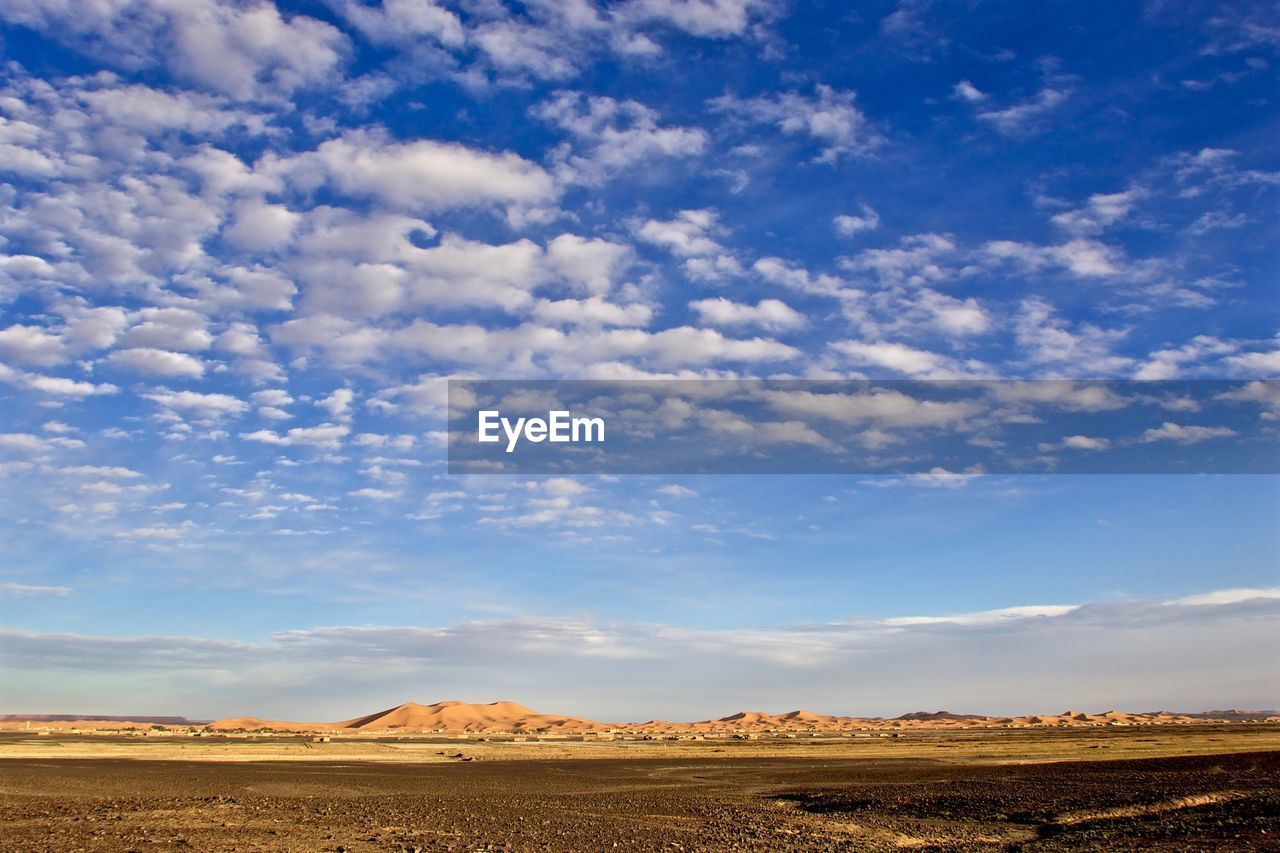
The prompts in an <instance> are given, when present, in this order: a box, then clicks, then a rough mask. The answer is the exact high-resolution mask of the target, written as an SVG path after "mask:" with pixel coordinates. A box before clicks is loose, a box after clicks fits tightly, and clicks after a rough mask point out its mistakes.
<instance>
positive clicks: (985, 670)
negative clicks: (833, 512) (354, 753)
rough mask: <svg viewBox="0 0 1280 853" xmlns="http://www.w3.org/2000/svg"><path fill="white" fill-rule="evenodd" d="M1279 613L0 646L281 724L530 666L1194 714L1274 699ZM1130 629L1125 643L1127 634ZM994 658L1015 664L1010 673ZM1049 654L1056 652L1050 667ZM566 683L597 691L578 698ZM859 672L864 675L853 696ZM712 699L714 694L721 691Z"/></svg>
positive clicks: (485, 625) (693, 714)
mask: <svg viewBox="0 0 1280 853" xmlns="http://www.w3.org/2000/svg"><path fill="white" fill-rule="evenodd" d="M1278 618H1280V612H1278V611H1277V597H1276V593H1275V591H1274V590H1271V589H1261V590H1221V591H1208V592H1205V593H1202V594H1199V595H1191V596H1187V597H1185V598H1183V599H1164V600H1159V599H1157V600H1121V601H1111V602H1102V603H1086V604H1047V605H1046V604H1035V605H1012V606H996V607H993V608H990V609H984V610H977V611H973V612H960V613H947V612H941V613H932V614H929V613H926V614H919V613H917V614H912V615H905V616H899V617H893V616H889V617H883V618H859V617H851V618H848V619H846V620H842V621H835V622H829V623H826V624H818V625H813V624H808V625H780V626H766V627H728V628H711V629H704V628H685V627H678V626H674V625H664V624H653V623H647V624H638V623H636V624H628V623H622V622H612V623H602V622H593V621H589V620H587V621H584V620H579V619H568V620H566V619H552V618H544V617H537V616H528V617H524V618H520V619H506V620H498V621H489V622H474V621H473V622H468V623H462V624H455V625H422V626H415V625H409V626H382V627H369V626H350V627H346V626H336V627H321V628H311V629H295V630H290V631H282V632H279V633H275V634H271V635H268V636H266V637H263V638H262V639H260V640H256V641H252V642H245V641H240V640H225V639H218V638H199V637H187V636H147V635H135V636H90V635H80V634H69V633H42V632H37V631H30V630H26V629H15V628H6V629H0V653H2V654H3V655H4V656H5V659H6V662H7V663H8V665H9V667H10V668H11V669H13V670H14V671H15V672H19V673H25V672H27V671H31V672H36V671H40V670H46V669H48V668H49V667H57V668H70V669H79V670H84V669H91V670H93V671H95V672H99V673H105V674H108V675H110V676H112V678H111V682H112V683H114V684H117V685H119V687H118V688H117V689H116V692H115V693H111V692H110V691H108V694H106V695H104V696H103V697H102V698H103V700H104V701H106V702H107V703H108V704H111V703H112V702H116V701H119V702H123V701H124V700H126V699H127V698H128V697H129V696H131V695H133V694H134V693H136V687H135V686H134V685H133V676H135V675H136V674H138V673H146V674H147V677H148V681H149V683H150V684H151V688H150V689H151V690H152V691H153V692H158V693H159V694H161V695H170V694H172V695H174V696H177V695H187V696H190V689H189V683H190V680H191V677H192V673H202V672H217V673H219V674H220V679H219V682H218V687H217V690H216V696H215V695H214V694H213V693H210V694H209V696H208V699H207V701H209V702H213V703H214V704H213V705H212V706H210V707H211V708H212V710H213V711H214V713H216V714H227V715H232V714H242V713H245V711H246V706H248V707H249V709H250V710H252V711H253V712H254V713H257V714H261V715H264V716H271V717H275V718H278V719H290V718H296V717H297V715H298V714H299V713H300V712H299V711H298V710H297V709H298V708H299V707H308V708H312V709H314V708H316V707H321V708H329V707H332V708H333V710H331V711H328V712H324V711H322V712H320V716H323V717H325V718H339V717H341V716H342V715H343V714H345V713H351V711H352V708H353V705H352V703H355V705H354V707H355V708H358V707H359V706H360V704H361V703H367V704H368V705H369V706H370V707H378V705H377V702H378V701H381V700H378V699H377V698H376V697H378V696H383V697H385V695H386V691H387V690H389V689H390V690H394V689H396V685H403V684H404V683H405V680H406V678H408V679H410V680H413V681H415V682H423V683H431V684H435V685H437V686H438V689H439V690H440V691H441V693H442V694H444V695H454V694H455V693H462V692H463V691H466V692H469V693H470V694H471V695H486V694H488V695H494V696H496V695H504V693H505V691H506V690H509V689H510V685H511V684H512V683H514V682H515V681H519V682H520V683H523V684H526V685H532V686H531V687H530V688H529V689H530V690H531V691H532V692H531V694H530V695H527V696H521V697H519V698H520V699H521V700H522V701H525V702H528V703H529V704H531V705H533V706H535V707H543V706H545V705H547V703H552V704H550V706H549V708H555V709H557V710H561V709H562V710H564V712H566V713H577V714H582V715H584V716H588V717H591V718H595V719H601V720H606V721H625V720H631V719H649V718H654V717H663V718H668V719H706V718H707V717H709V716H718V715H721V714H723V713H728V712H729V711H732V710H734V709H737V708H742V707H759V706H766V707H778V708H783V707H788V708H789V707H794V706H796V705H802V706H805V707H812V708H814V709H815V710H818V711H824V712H834V713H851V714H858V715H867V716H870V715H882V716H892V715H896V714H899V713H902V712H904V711H908V710H913V709H919V708H936V707H939V705H941V704H942V703H943V702H945V703H946V705H947V706H948V707H953V708H956V709H960V710H967V711H972V712H980V713H993V714H1010V713H1028V712H1036V711H1039V712H1042V713H1043V712H1048V711H1055V712H1056V711H1060V710H1061V709H1062V708H1064V707H1081V706H1083V707H1085V708H1092V709H1094V710H1097V711H1101V710H1103V709H1105V708H1112V707H1117V706H1119V707H1120V708H1123V709H1126V710H1132V711H1138V710H1149V709H1151V708H1158V707H1172V708H1175V709H1177V710H1192V709H1204V708H1210V707H1221V705H1222V704H1223V703H1225V704H1228V705H1231V706H1236V707H1270V706H1272V705H1274V704H1275V701H1276V694H1275V689H1274V687H1273V686H1272V682H1271V680H1270V679H1269V678H1268V676H1269V674H1270V673H1271V672H1272V670H1273V659H1272V655H1271V649H1272V642H1271V641H1272V639H1273V637H1274V632H1275V629H1276V623H1277V619H1278ZM1117 636H1123V637H1125V638H1126V640H1127V641H1126V642H1124V643H1117V642H1116V641H1115V638H1116V637H1117ZM499 651H500V652H501V653H500V654H499V653H498V652H499ZM997 658H998V659H999V660H1000V662H1001V666H1000V667H999V668H997V669H993V668H992V667H991V666H990V661H991V660H993V659H997ZM1050 658H1052V659H1053V660H1054V662H1055V663H1054V666H1053V667H1050V668H1046V667H1045V666H1044V661H1045V660H1046V659H1050ZM335 661H336V662H338V663H337V664H336V665H337V666H338V667H339V672H341V670H342V667H344V666H349V667H350V668H351V672H352V673H353V674H354V673H356V672H357V670H358V673H359V675H360V679H358V682H359V683H361V684H364V685H366V686H365V687H364V691H365V692H366V693H367V694H368V695H367V696H365V695H363V694H361V695H355V696H354V697H353V695H348V696H346V697H344V699H343V701H342V702H341V703H339V704H338V705H337V706H327V705H324V704H323V703H325V702H332V701H333V699H332V697H331V695H330V693H331V691H330V693H325V692H324V691H326V690H327V689H328V685H329V684H331V682H332V678H333V677H334V667H335ZM344 661H346V662H350V663H349V664H344V663H342V662H344ZM442 661H443V662H447V663H443V664H442V663H441V662H442ZM281 667H284V668H286V669H287V671H288V672H289V673H290V674H291V676H292V678H293V681H292V682H291V683H292V684H293V685H294V686H293V687H292V688H291V689H290V691H289V696H288V697H287V698H286V699H280V698H278V697H274V696H273V697H266V698H264V697H263V694H262V691H261V690H260V686H261V684H262V683H264V682H268V681H271V680H272V679H273V678H278V677H279V672H280V671H281ZM655 670H657V671H661V672H663V674H664V675H663V677H664V684H665V689H664V690H663V691H662V694H661V697H660V698H659V699H656V700H655V698H654V693H653V690H652V686H651V683H650V681H649V679H648V678H646V674H652V673H653V672H654V671H655ZM226 673H232V674H233V675H232V676H231V677H230V678H227V677H226V676H225V674H226ZM180 679H185V680H184V681H180ZM566 680H567V681H566ZM567 682H571V683H573V684H584V685H590V688H589V689H584V690H582V691H579V692H577V693H574V692H572V691H570V692H569V693H566V692H565V687H564V684H565V683H567ZM851 683H856V684H860V685H863V688H862V689H861V690H860V691H859V693H858V696H857V699H856V703H855V704H854V705H850V704H849V701H850V700H849V692H848V688H847V685H848V684H851ZM539 684H550V685H551V686H550V687H546V688H539V687H538V686H537V685H539ZM1262 685H1265V686H1262ZM277 692H278V691H277ZM708 696H713V697H715V703H716V704H715V705H713V706H708V705H707V701H708V700H707V697H708ZM1029 696H1030V697H1033V699H1032V700H1029V699H1028V697H1029ZM601 697H608V698H606V699H602V698H601ZM940 697H942V698H940ZM264 702H265V703H266V704H261V703H264ZM317 702H319V703H321V704H320V705H319V706H317V704H316V703H317ZM1028 702H1031V704H1028ZM219 703H220V704H219ZM249 703H252V704H251V705H249ZM273 703H275V704H273ZM555 703H559V704H558V705H556V704H555Z"/></svg>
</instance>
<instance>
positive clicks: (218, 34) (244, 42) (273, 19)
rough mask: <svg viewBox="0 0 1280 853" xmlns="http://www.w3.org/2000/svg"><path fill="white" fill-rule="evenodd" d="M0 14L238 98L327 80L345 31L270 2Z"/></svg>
mask: <svg viewBox="0 0 1280 853" xmlns="http://www.w3.org/2000/svg"><path fill="white" fill-rule="evenodd" d="M0 18H3V19H4V20H6V21H7V22H9V23H13V24H21V25H23V26H27V27H31V28H32V29H35V30H37V31H40V32H42V33H45V34H46V35H48V36H50V37H52V38H54V39H56V40H58V41H61V42H63V43H65V44H69V45H71V46H72V47H75V48H77V49H80V50H82V51H84V52H86V53H88V54H89V55H91V56H93V57H94V58H97V59H101V60H105V61H106V62H107V63H109V64H112V65H118V66H122V67H125V68H137V67H148V66H152V65H156V64H163V65H165V66H166V67H167V68H168V69H169V70H170V71H171V72H172V73H173V74H175V75H176V76H178V77H181V78H183V79H185V80H188V81H190V82H192V83H195V84H197V85H199V86H203V87H205V88H208V89H211V90H214V91H217V92H223V93H226V94H228V95H232V96H235V97H238V98H254V97H261V96H264V95H267V94H270V93H276V92H289V91H291V90H293V89H296V88H298V87H300V86H305V85H309V84H314V83H317V82H320V81H322V80H324V79H326V78H327V77H328V76H329V75H330V74H332V73H333V72H334V71H335V69H336V68H337V67H338V65H339V63H340V62H341V61H342V58H343V55H344V54H345V52H346V50H347V40H346V37H345V36H344V35H343V34H342V33H341V32H340V31H339V30H337V29H336V28H334V27H332V26H330V25H329V24H326V23H324V22H322V21H318V20H316V19H315V18H311V17H307V16H304V15H294V16H292V17H289V18H285V17H283V16H282V15H281V14H280V12H279V11H278V10H277V9H276V7H275V5H274V4H270V3H255V2H243V3H239V2H238V3H221V2H216V0H184V2H182V3H170V2H165V0H103V2H98V3H94V4H91V5H89V6H86V5H84V4H83V3H78V2H75V0H51V2H45V0H9V2H6V3H4V4H3V5H2V6H0Z"/></svg>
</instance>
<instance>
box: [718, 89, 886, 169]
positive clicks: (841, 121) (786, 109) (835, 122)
mask: <svg viewBox="0 0 1280 853" xmlns="http://www.w3.org/2000/svg"><path fill="white" fill-rule="evenodd" d="M855 98H856V94H855V93H854V92H851V91H840V90H839V89H835V88H833V87H831V86H826V85H823V84H821V83H819V84H818V85H817V86H815V87H814V93H813V95H811V96H810V95H802V94H800V93H799V92H783V93H782V94H779V95H775V96H772V97H769V96H761V97H757V98H747V99H739V98H735V97H733V96H731V95H724V96H722V97H719V98H716V99H714V100H713V101H711V107H712V109H714V110H716V111H718V112H724V113H728V114H729V115H731V116H735V117H738V118H741V119H746V120H749V121H754V122H761V123H765V124H771V125H775V126H776V127H777V128H778V129H779V130H781V131H782V132H783V133H784V134H787V135H801V136H807V137H809V138H810V139H813V140H815V141H816V142H817V143H818V144H820V145H822V146H823V148H822V150H821V151H820V152H819V153H818V155H817V156H816V157H815V158H814V160H815V161H816V162H819V163H836V162H837V161H839V160H840V158H841V157H848V156H858V155H862V154H866V153H868V152H870V151H871V150H873V149H874V148H876V147H877V146H879V145H880V144H881V143H882V142H883V141H884V140H883V139H882V138H881V136H880V135H879V134H877V133H876V132H875V131H874V130H872V129H871V127H870V125H869V123H868V122H867V119H866V116H864V115H863V114H862V112H861V111H860V110H859V109H858V108H857V107H856V106H854V99H855Z"/></svg>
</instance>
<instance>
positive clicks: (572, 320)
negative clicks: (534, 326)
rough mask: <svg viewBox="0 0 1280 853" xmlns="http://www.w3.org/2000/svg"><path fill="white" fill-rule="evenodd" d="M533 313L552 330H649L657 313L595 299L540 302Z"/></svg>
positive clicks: (639, 306)
mask: <svg viewBox="0 0 1280 853" xmlns="http://www.w3.org/2000/svg"><path fill="white" fill-rule="evenodd" d="M531 313H532V315H533V317H534V319H536V320H538V321H539V322H542V323H547V324H549V325H552V326H561V325H569V326H647V325H649V323H650V321H651V320H652V319H653V313H654V312H653V308H651V307H650V306H648V305H644V304H641V303H632V304H630V305H616V304H614V303H612V302H607V301H605V300H604V299H601V298H600V297H599V296H592V297H591V298H590V299H557V300H546V299H540V300H538V302H537V303H535V304H534V306H533V309H532V312H531Z"/></svg>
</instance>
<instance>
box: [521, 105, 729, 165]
mask: <svg viewBox="0 0 1280 853" xmlns="http://www.w3.org/2000/svg"><path fill="white" fill-rule="evenodd" d="M533 114H534V115H535V116H537V117H539V118H541V119H543V120H544V121H548V122H551V123H552V124H555V125H557V126H558V127H560V128H561V129H563V130H565V131H567V132H568V133H569V134H570V135H571V136H572V137H573V138H574V140H575V142H576V144H577V146H578V149H579V150H580V151H581V153H571V150H572V149H569V148H565V149H562V150H561V151H560V152H559V154H558V155H557V159H558V162H559V164H560V167H561V168H560V170H559V175H560V177H561V179H562V180H565V181H570V182H582V183H587V184H599V183H601V182H602V181H604V180H605V179H606V178H608V177H609V176H611V175H614V174H616V173H618V172H620V171H622V170H624V169H630V168H633V167H637V166H641V165H646V164H650V163H653V162H655V161H658V160H661V159H663V158H676V159H679V158H685V157H696V156H698V155H699V154H701V153H702V152H703V150H704V149H705V148H706V146H707V134H706V132H705V131H703V130H702V129H700V128H687V127H668V126H663V125H661V124H660V123H659V116H658V113H657V112H656V111H655V110H653V109H651V108H649V107H646V106H645V105H644V104H641V103H639V102H638V101H631V100H624V101H619V100H615V99H614V98H608V97H603V96H596V95H584V94H582V93H581V92H559V93H557V94H556V95H555V97H553V98H552V99H551V100H549V101H546V102H544V103H543V104H541V105H539V106H537V107H535V108H534V110H533Z"/></svg>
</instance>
